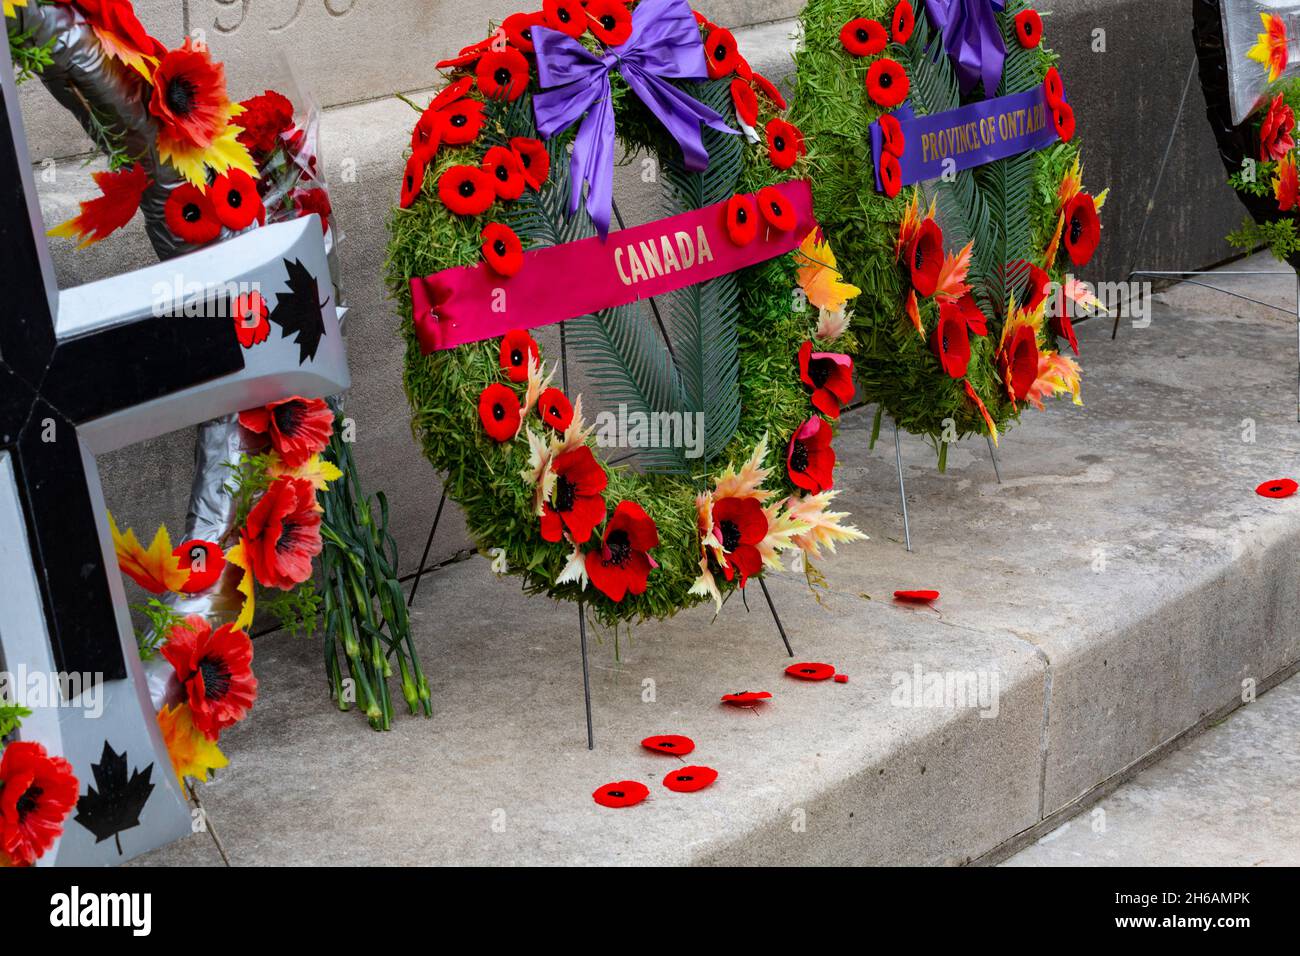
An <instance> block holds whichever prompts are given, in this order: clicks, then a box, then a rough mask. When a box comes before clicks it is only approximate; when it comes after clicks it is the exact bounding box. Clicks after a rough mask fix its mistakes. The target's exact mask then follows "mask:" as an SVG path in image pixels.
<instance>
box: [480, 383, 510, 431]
mask: <svg viewBox="0 0 1300 956" xmlns="http://www.w3.org/2000/svg"><path fill="white" fill-rule="evenodd" d="M478 419H479V421H481V422H482V423H483V428H484V430H486V431H487V433H488V437H489V438H491V439H492V440H493V441H498V442H507V441H510V439H512V438H514V437H515V435H517V434H519V398H518V397H517V396H516V395H515V393H514V392H513V391H511V390H510V388H509V387H508V386H505V385H502V384H501V383H500V382H494V383H492V384H491V385H489V386H488V387H487V388H485V389H483V391H482V392H480V393H479V396H478Z"/></svg>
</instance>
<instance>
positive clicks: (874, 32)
mask: <svg viewBox="0 0 1300 956" xmlns="http://www.w3.org/2000/svg"><path fill="white" fill-rule="evenodd" d="M840 43H841V44H843V46H844V49H846V50H848V51H849V52H850V53H852V54H853V55H854V56H875V55H876V54H878V53H884V52H885V46H886V45H887V44H888V43H889V35H888V34H887V33H885V28H884V27H883V26H881V25H880V23H879V22H878V21H876V20H868V19H867V18H865V17H858V18H857V19H855V20H850V21H849V22H848V23H846V24H844V26H842V27H841V28H840Z"/></svg>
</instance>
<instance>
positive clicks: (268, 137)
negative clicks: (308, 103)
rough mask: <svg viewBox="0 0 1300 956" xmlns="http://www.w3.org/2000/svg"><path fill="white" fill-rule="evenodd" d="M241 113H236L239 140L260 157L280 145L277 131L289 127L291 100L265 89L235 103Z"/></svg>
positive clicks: (291, 114)
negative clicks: (258, 94)
mask: <svg viewBox="0 0 1300 956" xmlns="http://www.w3.org/2000/svg"><path fill="white" fill-rule="evenodd" d="M239 105H240V106H242V107H243V108H244V112H242V113H240V114H239V119H238V121H237V122H236V125H237V126H239V128H240V130H241V131H242V132H240V134H239V142H240V143H241V144H242V145H243V147H244V148H245V149H247V150H248V151H249V152H250V153H252V154H253V157H254V158H255V159H261V158H263V157H265V156H266V155H267V154H268V153H270V152H271V151H272V150H274V149H275V148H276V147H277V146H279V145H280V134H281V133H286V132H288V131H289V130H291V129H292V128H293V103H291V102H290V101H289V98H288V97H287V96H284V95H283V94H280V93H277V92H275V90H267V91H266V92H265V93H263V94H261V95H260V96H254V97H251V98H250V99H246V100H244V101H243V102H241V103H240V104H239Z"/></svg>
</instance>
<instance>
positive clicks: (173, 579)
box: [108, 514, 190, 594]
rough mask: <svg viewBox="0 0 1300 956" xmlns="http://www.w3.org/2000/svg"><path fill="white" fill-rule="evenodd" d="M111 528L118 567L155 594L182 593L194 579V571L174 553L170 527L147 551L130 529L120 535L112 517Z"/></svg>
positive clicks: (162, 529) (161, 531)
mask: <svg viewBox="0 0 1300 956" xmlns="http://www.w3.org/2000/svg"><path fill="white" fill-rule="evenodd" d="M108 527H109V530H110V531H111V532H112V533H113V548H114V550H115V551H116V552H117V566H118V567H119V568H121V569H122V573H123V574H125V575H126V576H127V577H129V578H130V579H131V580H132V581H134V582H135V583H136V584H138V585H140V587H142V588H144V589H145V590H146V591H149V592H152V593H153V594H163V593H165V592H167V591H175V592H177V593H180V590H181V588H182V587H184V585H185V582H186V581H188V580H189V578H190V569H189V568H188V567H185V566H184V565H182V564H181V561H180V559H179V558H177V557H176V555H175V554H174V553H173V550H172V540H171V535H169V534H168V533H167V526H166V525H162V526H160V527H159V528H158V533H157V534H155V535H154V537H153V541H151V542H150V543H149V547H148V548H147V549H146V548H145V547H144V546H143V545H141V544H140V541H139V540H138V539H137V538H136V536H135V532H134V531H133V530H131V529H130V528H127V529H126V532H125V533H123V532H121V531H119V530H118V529H117V522H116V521H114V520H113V516H112V515H111V514H110V515H109V516H108Z"/></svg>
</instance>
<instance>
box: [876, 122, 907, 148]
mask: <svg viewBox="0 0 1300 956" xmlns="http://www.w3.org/2000/svg"><path fill="white" fill-rule="evenodd" d="M879 123H880V134H881V139H882V140H883V145H884V148H885V152H887V153H893V154H894V155H895V156H899V157H901V156H902V155H903V150H904V149H905V148H906V146H907V140H906V138H905V137H904V136H903V124H902V123H900V122H899V121H898V117H897V116H895V115H894V114H893V113H882V114H881V116H880V120H879Z"/></svg>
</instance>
